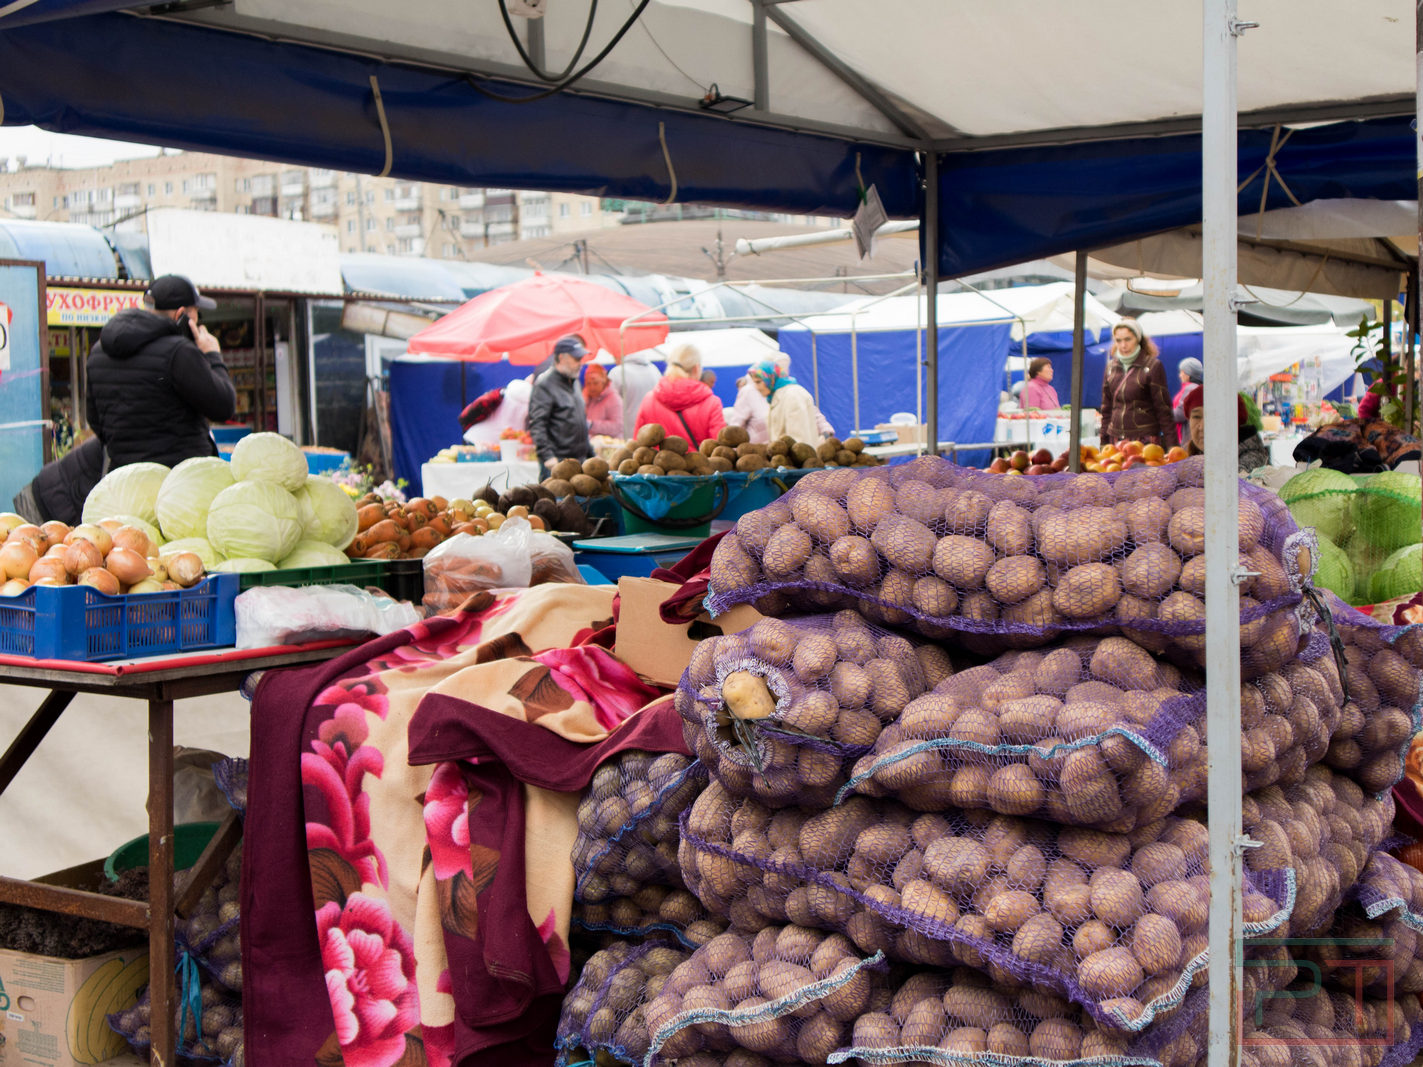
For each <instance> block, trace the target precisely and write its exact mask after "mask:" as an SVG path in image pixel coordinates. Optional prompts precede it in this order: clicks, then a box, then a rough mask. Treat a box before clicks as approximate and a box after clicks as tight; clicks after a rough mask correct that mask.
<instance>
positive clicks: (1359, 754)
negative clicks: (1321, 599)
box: [1324, 597, 1423, 795]
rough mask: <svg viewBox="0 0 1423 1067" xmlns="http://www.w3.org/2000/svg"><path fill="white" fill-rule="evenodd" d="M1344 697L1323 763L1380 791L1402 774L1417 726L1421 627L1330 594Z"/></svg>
mask: <svg viewBox="0 0 1423 1067" xmlns="http://www.w3.org/2000/svg"><path fill="white" fill-rule="evenodd" d="M1330 614H1331V616H1332V618H1333V621H1334V625H1335V629H1336V630H1337V632H1338V634H1339V637H1340V639H1341V640H1342V641H1343V644H1344V656H1345V660H1346V663H1347V666H1346V669H1345V675H1344V678H1345V682H1346V683H1347V687H1348V701H1347V703H1345V705H1344V715H1343V719H1342V721H1341V722H1340V724H1339V727H1338V728H1337V729H1336V730H1335V732H1334V737H1333V741H1332V743H1331V744H1330V746H1329V751H1328V752H1327V753H1326V754H1325V756H1324V762H1325V763H1327V764H1329V766H1331V767H1333V768H1334V769H1335V770H1337V771H1339V772H1340V773H1342V774H1347V775H1348V776H1349V777H1351V778H1353V779H1354V780H1355V781H1356V782H1358V783H1359V784H1360V785H1361V786H1363V787H1364V790H1365V791H1366V792H1368V793H1371V794H1375V795H1380V794H1383V793H1385V792H1387V791H1388V790H1389V789H1391V788H1392V787H1393V786H1394V784H1395V783H1397V782H1398V780H1399V779H1400V778H1402V777H1403V765H1404V758H1405V756H1406V755H1407V752H1408V745H1409V742H1410V741H1411V740H1412V739H1413V735H1414V734H1416V733H1417V732H1418V729H1419V725H1420V710H1423V705H1420V700H1423V695H1420V694H1423V626H1387V625H1384V624H1383V623H1380V622H1377V621H1375V620H1374V619H1372V618H1370V617H1368V616H1366V615H1363V614H1361V613H1360V612H1357V611H1354V610H1352V609H1350V608H1348V607H1346V606H1344V605H1343V604H1342V603H1340V602H1339V601H1338V600H1337V599H1335V598H1333V597H1331V598H1330Z"/></svg>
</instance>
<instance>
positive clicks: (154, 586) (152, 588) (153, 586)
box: [128, 578, 164, 593]
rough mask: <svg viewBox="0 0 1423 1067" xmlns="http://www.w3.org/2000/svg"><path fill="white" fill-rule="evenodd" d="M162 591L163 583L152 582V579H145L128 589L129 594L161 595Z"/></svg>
mask: <svg viewBox="0 0 1423 1067" xmlns="http://www.w3.org/2000/svg"><path fill="white" fill-rule="evenodd" d="M163 589H164V583H163V582H158V581H154V580H153V579H152V578H145V579H144V580H143V581H141V582H134V583H133V585H131V586H129V587H128V591H129V592H130V593H161V592H163Z"/></svg>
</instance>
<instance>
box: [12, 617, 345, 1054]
mask: <svg viewBox="0 0 1423 1067" xmlns="http://www.w3.org/2000/svg"><path fill="white" fill-rule="evenodd" d="M351 646H352V642H350V641H323V642H317V643H313V644H309V645H293V646H285V647H280V648H257V649H242V650H239V649H235V648H225V649H224V648H218V649H206V650H203V651H201V652H186V653H176V654H175V653H170V654H167V655H162V656H152V657H147V658H143V659H127V660H110V661H108V662H104V663H85V662H79V661H70V660H37V659H31V658H28V657H25V656H10V655H0V684H3V685H23V686H34V687H36V688H40V689H48V690H49V693H48V694H47V695H46V696H45V697H44V699H43V700H42V701H41V702H40V705H39V708H38V709H36V711H35V713H34V715H32V716H31V717H30V720H29V722H27V723H26V724H25V725H24V727H22V728H21V730H20V732H19V734H18V735H16V737H15V739H14V740H13V741H12V742H11V743H10V747H9V748H7V749H6V750H5V754H4V755H3V756H0V793H2V792H4V790H5V789H6V788H7V787H8V786H9V785H10V783H11V782H12V781H14V779H15V775H16V774H18V773H19V771H20V768H21V767H23V766H24V765H25V762H26V761H27V760H28V759H29V758H30V756H32V755H33V754H34V752H35V749H36V748H38V746H39V744H40V742H41V741H42V740H43V739H44V737H45V735H46V734H47V733H48V732H49V731H50V729H51V728H52V727H53V726H54V724H55V723H56V722H57V721H58V720H59V716H60V714H61V713H62V712H63V711H64V709H65V708H66V707H67V706H68V705H69V702H70V701H71V700H73V699H74V696H75V694H77V693H96V694H100V695H104V696H113V697H124V698H128V699H131V700H146V701H147V702H148V868H149V890H148V892H149V898H148V901H147V902H146V903H145V902H144V901H141V900H123V899H120V898H117V897H108V896H103V895H102V894H99V893H89V892H84V891H82V890H78V889H69V888H66V887H63V886H55V885H45V884H41V883H38V882H32V881H27V880H25V879H20V878H9V877H5V876H0V903H6V904H20V905H24V906H27V907H31V908H39V909H42V910H44V911H54V912H62V913H64V914H67V915H76V916H82V917H84V918H89V919H98V920H101V921H103V922H110V923H117V924H119V925H122V926H132V927H137V928H138V929H140V930H147V931H148V952H149V959H150V961H152V966H151V967H150V979H149V983H150V984H149V989H150V998H151V1003H152V1018H153V1022H152V1023H151V1024H150V1025H151V1027H152V1035H153V1045H152V1047H151V1049H150V1051H149V1059H150V1062H151V1063H153V1064H155V1065H162V1067H169V1065H171V1064H173V1063H174V1062H175V1055H174V1052H175V1049H176V1045H177V1034H176V1033H175V1030H176V1027H175V1025H174V1022H173V1018H174V1009H175V1007H176V1003H177V1001H176V990H175V982H174V972H173V966H172V963H171V961H172V960H173V950H174V949H173V931H174V916H175V914H180V913H182V914H185V913H186V912H187V911H188V910H190V909H191V908H192V906H193V905H194V904H196V903H197V899H198V897H199V896H200V895H201V894H202V891H203V889H204V888H205V887H206V886H207V885H208V884H209V883H210V882H211V881H212V878H213V876H214V875H215V874H216V873H217V871H218V870H219V869H220V867H221V865H222V862H223V860H224V859H225V858H226V856H227V855H228V853H230V852H231V851H232V848H233V846H234V845H235V844H236V842H237V840H238V838H239V837H240V836H241V824H240V823H239V821H238V819H237V815H236V813H235V812H233V813H232V814H231V815H230V816H229V817H228V818H227V819H226V820H225V821H224V822H223V823H222V826H221V828H220V829H219V830H218V832H217V833H216V835H214V837H213V839H212V842H211V843H210V844H209V845H208V846H207V848H206V849H205V850H204V851H203V854H202V856H201V857H200V858H199V859H198V862H197V863H196V864H195V865H194V866H193V867H192V869H191V870H190V871H189V873H188V875H187V877H186V878H185V879H184V880H183V882H182V883H181V884H180V885H178V886H176V887H175V886H174V884H173V702H174V701H175V700H184V699H187V698H190V697H201V696H212V695H214V694H216V693H227V692H235V691H237V690H238V689H240V688H241V686H242V683H243V681H244V679H246V678H247V677H248V676H249V675H250V674H252V673H253V672H254V671H262V670H268V669H270V668H273V667H288V666H294V665H299V664H305V663H315V662H319V661H321V660H326V659H331V658H333V657H335V656H337V655H340V654H341V653H342V652H343V651H345V650H346V649H347V648H350V647H351ZM159 960H165V961H169V962H168V964H167V965H166V966H164V965H159V964H158V963H157V961H159ZM160 1020H167V1025H166V1026H165V1025H161V1024H160Z"/></svg>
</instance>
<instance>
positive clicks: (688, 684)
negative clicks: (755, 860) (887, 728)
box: [676, 611, 953, 805]
mask: <svg viewBox="0 0 1423 1067" xmlns="http://www.w3.org/2000/svg"><path fill="white" fill-rule="evenodd" d="M952 671H953V665H952V664H951V663H950V662H949V658H948V656H947V654H946V653H945V652H944V651H943V650H942V649H940V648H937V647H935V646H933V645H929V644H925V643H922V642H912V641H910V640H908V639H906V638H904V637H901V636H899V635H898V634H891V633H888V632H886V631H884V630H881V629H879V628H877V627H874V626H871V625H869V624H868V623H866V622H865V621H864V619H862V618H861V617H860V616H859V615H858V614H856V613H855V612H853V611H842V612H838V613H836V614H834V615H822V616H814V617H807V618H803V619H785V620H783V619H762V620H761V621H760V622H758V623H756V625H755V626H752V627H751V628H750V629H748V630H746V631H745V632H743V633H739V634H730V635H727V636H724V637H713V638H709V639H707V640H705V641H702V642H701V643H700V644H698V645H697V647H696V649H695V650H694V651H693V653H692V661H691V664H690V665H689V666H688V668H687V670H686V671H685V672H684V673H683V675H682V682H681V684H680V685H679V686H678V689H677V696H676V705H677V710H678V712H679V713H680V714H681V716H682V719H683V721H684V723H685V725H684V728H683V732H684V734H685V736H686V738H687V744H688V746H689V747H691V749H692V750H693V751H694V752H696V754H697V756H698V758H699V759H700V760H701V761H702V762H703V763H705V764H706V766H707V768H708V769H709V770H710V771H711V773H712V775H713V777H715V778H716V779H717V780H718V781H720V782H721V783H722V785H723V786H724V787H725V788H726V789H728V790H729V791H731V792H733V793H736V794H738V795H742V796H755V797H757V798H759V799H760V800H762V801H763V802H764V803H767V804H771V805H782V804H805V805H825V804H828V803H830V800H831V798H832V797H834V796H835V792H836V790H837V789H839V788H840V787H841V786H842V785H844V783H845V780H846V777H847V774H848V770H849V767H850V765H851V764H852V763H853V762H854V761H855V760H856V759H858V758H859V757H860V756H862V755H863V754H864V753H866V752H868V751H869V750H870V746H871V745H873V744H874V742H875V739H876V738H877V737H878V736H879V732H880V730H881V729H882V728H883V726H884V724H885V723H886V722H890V721H892V720H893V719H895V718H896V717H898V716H899V714H900V712H901V711H903V709H904V707H905V705H906V704H908V703H909V702H910V701H912V700H913V699H914V698H915V697H917V696H919V695H920V694H921V693H923V692H924V691H925V690H926V689H927V688H928V687H929V686H931V685H933V684H934V683H935V682H938V681H939V680H941V679H942V678H945V677H947V676H948V675H949V674H951V673H952Z"/></svg>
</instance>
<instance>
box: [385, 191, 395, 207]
mask: <svg viewBox="0 0 1423 1067" xmlns="http://www.w3.org/2000/svg"><path fill="white" fill-rule="evenodd" d="M394 199H395V189H393V188H391V189H387V190H386V191H385V202H386V203H387V204H388V203H390V202H391V201H392V200H394Z"/></svg>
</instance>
